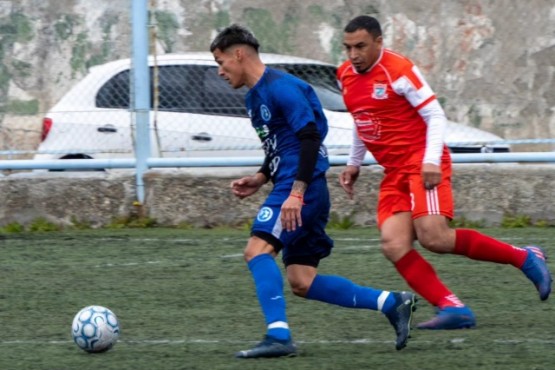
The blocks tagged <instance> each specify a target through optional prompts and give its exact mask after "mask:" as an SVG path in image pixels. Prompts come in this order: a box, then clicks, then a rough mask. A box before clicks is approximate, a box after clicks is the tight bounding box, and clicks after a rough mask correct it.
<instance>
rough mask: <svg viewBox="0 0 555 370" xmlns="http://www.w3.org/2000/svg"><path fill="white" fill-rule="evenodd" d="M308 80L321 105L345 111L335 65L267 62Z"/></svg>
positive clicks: (333, 109)
mask: <svg viewBox="0 0 555 370" xmlns="http://www.w3.org/2000/svg"><path fill="white" fill-rule="evenodd" d="M268 66H269V67H272V68H276V69H280V70H283V71H285V72H287V73H290V74H292V75H293V76H296V77H299V78H300V79H302V80H305V81H306V82H308V83H309V84H310V85H312V87H313V88H314V91H315V92H316V95H318V99H320V102H321V103H322V106H323V107H324V108H325V109H327V110H331V111H335V112H346V111H347V108H346V107H345V103H344V102H343V96H342V95H341V90H339V86H338V85H337V80H336V76H335V71H336V69H335V67H333V66H326V65H319V64H268Z"/></svg>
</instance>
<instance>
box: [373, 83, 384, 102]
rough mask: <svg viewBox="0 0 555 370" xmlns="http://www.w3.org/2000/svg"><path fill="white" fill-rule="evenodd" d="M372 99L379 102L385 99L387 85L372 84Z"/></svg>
mask: <svg viewBox="0 0 555 370" xmlns="http://www.w3.org/2000/svg"><path fill="white" fill-rule="evenodd" d="M372 98H374V99H380V100H381V99H387V84H374V91H373V92H372Z"/></svg>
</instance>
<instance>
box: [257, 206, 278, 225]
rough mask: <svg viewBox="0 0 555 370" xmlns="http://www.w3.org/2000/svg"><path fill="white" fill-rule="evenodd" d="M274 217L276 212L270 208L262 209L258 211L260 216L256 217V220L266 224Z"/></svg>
mask: <svg viewBox="0 0 555 370" xmlns="http://www.w3.org/2000/svg"><path fill="white" fill-rule="evenodd" d="M273 215H274V211H272V209H271V208H270V207H262V208H260V211H258V216H256V219H257V220H258V221H260V222H266V221H269V220H271V219H272V216H273Z"/></svg>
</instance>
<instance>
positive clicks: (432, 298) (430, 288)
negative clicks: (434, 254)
mask: <svg viewBox="0 0 555 370" xmlns="http://www.w3.org/2000/svg"><path fill="white" fill-rule="evenodd" d="M395 268H396V269H397V271H399V274H401V276H402V277H403V278H404V279H405V281H406V282H407V283H408V284H409V286H410V287H411V288H412V289H413V290H414V291H415V292H416V293H417V294H419V295H421V296H422V297H423V298H424V299H425V300H427V301H428V302H430V303H431V304H433V305H434V306H437V307H439V308H444V307H447V306H451V307H452V306H455V307H462V306H463V303H462V302H461V301H460V300H459V299H458V298H457V296H456V295H454V294H453V293H452V292H451V291H450V290H449V289H448V288H447V287H446V286H445V285H444V284H443V283H442V282H441V280H439V277H438V276H437V274H436V272H435V270H434V268H433V267H432V265H430V263H428V261H426V260H425V259H424V258H423V257H422V256H421V255H420V253H418V252H417V251H416V250H415V249H413V250H411V251H410V252H408V253H407V254H405V255H404V256H403V257H402V258H401V259H400V260H399V261H397V263H395Z"/></svg>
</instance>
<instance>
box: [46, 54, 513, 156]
mask: <svg viewBox="0 0 555 370" xmlns="http://www.w3.org/2000/svg"><path fill="white" fill-rule="evenodd" d="M261 58H262V60H263V62H264V63H265V64H266V65H268V66H270V67H273V68H278V69H282V70H285V71H286V72H289V73H291V74H293V75H295V76H298V77H300V78H302V79H304V80H305V81H307V82H308V83H310V84H311V85H312V86H313V87H314V89H315V91H316V93H317V95H318V97H319V98H320V100H321V102H322V105H323V107H324V112H325V114H326V116H327V118H328V123H329V132H328V135H327V137H326V140H325V144H326V146H327V147H328V151H329V153H330V155H347V154H348V151H349V146H350V144H351V138H352V129H353V123H352V122H353V121H352V118H351V115H350V114H349V113H348V112H347V111H346V108H345V105H344V103H343V98H342V96H341V92H340V90H339V89H338V87H337V82H336V78H335V70H336V67H335V66H334V65H332V64H328V63H324V62H320V61H317V60H311V59H305V58H298V57H293V56H285V55H277V54H264V53H263V54H261ZM149 65H150V72H151V86H154V85H155V86H158V87H157V89H155V90H151V91H155V92H156V93H151V95H152V96H153V97H152V99H151V100H152V104H151V107H157V108H156V109H152V111H151V114H150V132H151V148H152V153H151V155H152V156H158V157H229V156H234V157H245V156H263V152H262V150H261V143H260V140H259V138H258V136H257V135H256V133H255V131H254V130H253V128H252V126H251V123H250V120H249V118H248V116H247V113H246V109H245V107H244V95H245V93H246V91H247V89H246V88H241V89H238V90H233V89H232V88H231V87H230V86H229V85H228V84H227V82H226V81H224V80H223V79H222V78H221V77H219V76H218V73H217V70H218V66H217V64H216V63H215V62H214V58H213V56H212V54H211V53H208V52H190V53H183V54H166V55H162V56H158V57H157V58H156V60H155V59H154V58H150V59H149ZM130 68H131V60H130V59H123V60H117V61H114V62H109V63H106V64H103V65H98V66H95V67H92V68H91V69H90V72H89V73H88V75H87V76H85V77H84V78H83V79H82V80H81V81H80V82H79V83H77V84H76V85H75V86H74V87H73V88H72V89H71V90H70V91H69V92H68V93H67V94H65V96H64V97H63V98H62V99H61V100H60V101H59V102H58V103H57V104H56V105H55V106H54V107H53V108H52V109H51V110H50V111H49V112H48V113H47V114H46V116H45V117H44V120H43V131H42V142H41V144H40V145H39V147H38V151H37V154H36V155H35V159H76V158H82V159H87V158H122V157H130V156H132V155H133V143H134V140H133V136H134V133H135V130H134V122H133V118H132V117H133V116H132V114H131V110H130V107H131V98H130V93H129V91H130V77H131V73H130ZM156 82H157V83H156ZM153 84H154V85H153ZM446 139H447V140H446V143H447V145H448V146H449V148H450V149H451V151H452V152H456V153H460V152H463V153H469V152H484V151H486V152H493V151H494V152H507V151H509V146H508V145H503V144H500V142H502V141H503V139H502V138H500V137H498V136H496V135H493V134H491V133H489V132H485V131H482V130H478V129H475V128H471V127H467V126H463V125H459V124H456V123H453V122H450V123H449V126H448V132H447V137H446ZM490 143H494V144H493V145H489V144H490Z"/></svg>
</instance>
